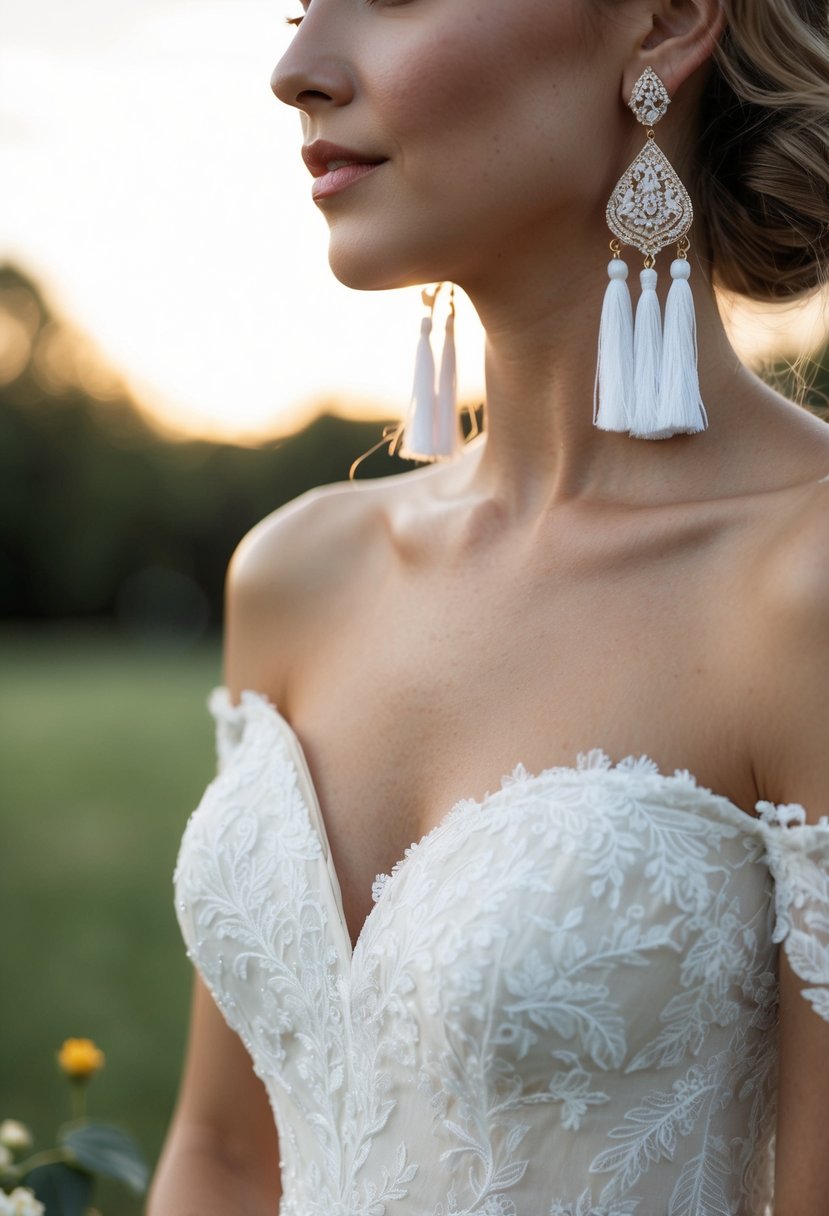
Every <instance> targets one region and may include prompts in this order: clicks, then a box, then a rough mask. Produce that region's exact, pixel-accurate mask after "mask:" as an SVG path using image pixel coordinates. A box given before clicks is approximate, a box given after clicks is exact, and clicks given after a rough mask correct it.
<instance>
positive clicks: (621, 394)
mask: <svg viewBox="0 0 829 1216" xmlns="http://www.w3.org/2000/svg"><path fill="white" fill-rule="evenodd" d="M628 105H629V106H630V108H631V110H632V111H633V113H634V114H635V116H636V118H637V120H638V121H639V122H640V123H642V124H643V125H644V126H645V127H647V136H646V139H645V144H644V146H643V147H642V149H641V150H640V152H639V153H638V154H637V155H636V157H635V158H634V159H633V161H632V162H631V163H630V165H629V166H628V167H627V169H626V170H625V172H624V173H623V174H622V176H621V178H620V179H619V181H618V182H617V184H616V186H615V188H614V190H613V193H612V194H611V196H610V200H609V202H608V204H607V210H606V217H607V224H608V227H609V228H610V231H611V232H612V233H613V237H614V239H613V240H612V241H611V243H610V248H611V252H612V253H613V259H612V260H611V262H610V263H609V265H608V273H609V276H610V282H609V284H608V287H607V291H606V292H605V302H604V306H603V308H602V318H601V323H600V328H599V353H598V362H597V368H596V380H595V386H594V395H593V420H594V422H595V424H596V426H597V427H599V428H600V429H602V430H611V431H627V432H628V433H629V434H630V435H632V436H634V437H635V438H639V439H665V438H668V437H670V436H671V435H677V434H694V433H695V432H697V431H701V430H704V429H705V427H706V426H707V425H708V419H707V417H706V413H705V407H704V406H703V404H702V400H701V398H700V392H699V380H698V373H697V346H696V319H695V315H694V305H693V297H692V295H691V288H690V285H689V282H688V280H689V278H690V273H691V267H690V264H689V262H688V250H689V249H690V241H689V240H688V232H689V230H690V228H691V224H692V222H693V218H694V211H693V206H692V204H691V199H690V196H689V195H688V191H687V190H686V189H685V187H684V185H683V184H682V182H681V181H680V178H679V176H678V174H677V172H676V170H675V169H674V167H673V165H672V164H671V162H670V161H669V160H668V158H667V156H666V155H665V153H664V152H663V151H662V149H661V148H660V147H659V145H658V144H657V142H656V137H655V134H654V130H653V128H654V126H655V125H656V123H658V122H659V121H660V119H661V118H663V117H664V115H665V113H666V112H667V109H668V106H669V105H670V97H669V96H668V91H667V89H666V88H665V86H664V84H663V83H662V81H661V80H660V78H659V76H657V74H656V72H654V71H653V69H652V68H649V67H648V68H646V69H645V71H644V72H643V73H642V75H641V76H640V77H639V79H638V80H637V82H636V84H635V86H634V88H633V92H632V93H631V96H630V99H629V101H628ZM674 242H676V245H677V256H676V258H675V259H674V262H673V264H672V266H671V278H672V280H673V282H672V286H671V290H670V292H669V293H668V300H667V304H666V307H665V322H664V327H663V324H662V317H661V314H660V306H659V298H658V296H657V294H656V286H657V274H656V269H655V264H656V257H657V254H659V253H660V251H661V250H662V249H664V248H665V247H666V246H668V245H670V244H673V243H674ZM624 245H630V246H632V247H633V248H635V249H638V250H639V251H640V253H642V254H644V268H643V270H642V272H641V275H640V282H641V288H642V291H641V295H640V297H639V302H638V304H637V307H636V316H635V320H634V318H633V310H632V303H631V300H630V295H629V292H628V291H627V286H626V283H625V279H626V278H627V268H626V266H625V263H624V261H622V259H621V250H622V247H623V246H624ZM623 268H624V269H623Z"/></svg>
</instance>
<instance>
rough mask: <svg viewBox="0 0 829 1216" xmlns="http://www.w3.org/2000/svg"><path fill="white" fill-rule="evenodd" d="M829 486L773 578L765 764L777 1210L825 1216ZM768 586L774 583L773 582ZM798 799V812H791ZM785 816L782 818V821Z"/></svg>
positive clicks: (764, 655)
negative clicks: (772, 924) (776, 1016)
mask: <svg viewBox="0 0 829 1216" xmlns="http://www.w3.org/2000/svg"><path fill="white" fill-rule="evenodd" d="M827 507H829V485H826V486H823V485H821V486H820V487H818V488H816V491H815V495H814V498H813V499H812V501H811V502H810V504H809V507H808V509H807V511H805V512H804V513H803V515H802V516H801V517H800V518H799V519H798V520H797V521H796V526H795V528H794V529H793V530H792V531H791V533H790V534H789V535H788V537H787V538H786V539H787V543H786V545H785V547H784V550H783V551H781V553H780V554H779V555H778V560H776V561H775V562H774V563H773V572H772V574H771V577H770V579H769V580H768V582H767V583H766V586H767V587H768V588H769V592H768V596H764V597H763V598H764V599H766V602H767V604H770V606H771V608H770V616H769V625H770V629H769V630H768V632H767V633H766V635H765V638H764V646H763V647H762V648H761V652H760V654H759V655H758V657H757V660H756V667H757V668H758V674H759V675H760V677H761V678H760V679H758V680H756V681H755V687H756V688H758V689H763V693H761V695H760V698H759V700H760V701H761V703H762V705H763V711H762V721H761V736H760V745H761V746H760V749H759V751H758V755H759V756H760V757H761V758H762V759H761V762H760V763H758V765H757V769H758V773H759V776H760V780H761V782H762V785H763V787H764V788H763V793H764V795H765V797H767V798H769V799H770V800H771V801H772V802H774V803H778V804H784V805H782V806H781V807H779V808H778V810H777V812H776V814H775V813H774V809H773V807H771V806H770V805H769V804H766V810H767V814H768V815H769V818H770V821H771V826H770V827H769V830H768V857H769V861H770V865H771V869H772V874H773V877H774V880H775V902H776V913H777V916H776V930H775V937H776V939H777V940H779V941H780V943H781V946H780V954H779V1000H780V1024H779V1040H778V1042H779V1083H778V1115H777V1141H776V1154H775V1209H774V1210H775V1213H776V1214H779V1216H807V1214H808V1216H815V1214H816V1213H818V1212H822V1211H827V1210H829V1208H828V1207H827V1195H829V1152H827V1139H826V1137H827V1128H829V745H827V711H829V517H827V513H826V508H827ZM764 581H765V580H764ZM786 804H789V805H786ZM775 820H776V822H775Z"/></svg>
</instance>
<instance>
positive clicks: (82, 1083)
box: [72, 1077, 86, 1119]
mask: <svg viewBox="0 0 829 1216" xmlns="http://www.w3.org/2000/svg"><path fill="white" fill-rule="evenodd" d="M85 1115H86V1078H85V1077H84V1078H83V1079H82V1080H77V1079H76V1080H73V1081H72V1118H73V1119H83V1118H84V1116H85Z"/></svg>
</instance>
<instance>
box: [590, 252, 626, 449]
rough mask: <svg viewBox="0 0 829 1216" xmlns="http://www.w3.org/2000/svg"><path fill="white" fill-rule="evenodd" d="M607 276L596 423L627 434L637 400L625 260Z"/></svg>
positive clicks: (617, 262)
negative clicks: (634, 387)
mask: <svg viewBox="0 0 829 1216" xmlns="http://www.w3.org/2000/svg"><path fill="white" fill-rule="evenodd" d="M607 273H608V277H609V282H608V284H607V290H606V291H605V293H604V302H603V304H602V319H601V322H600V325H599V358H598V363H597V365H596V380H595V383H594V385H593V422H594V423H595V425H596V426H597V427H598V428H599V429H600V430H602V431H627V430H629V429H630V411H631V405H632V399H633V305H632V304H631V300H630V292H629V290H628V285H627V277H628V268H627V264H626V263H625V262H623V261H622V259H621V258H611V260H610V261H609V262H608V264H607Z"/></svg>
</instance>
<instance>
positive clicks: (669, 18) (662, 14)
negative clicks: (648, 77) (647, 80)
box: [622, 0, 726, 104]
mask: <svg viewBox="0 0 829 1216" xmlns="http://www.w3.org/2000/svg"><path fill="white" fill-rule="evenodd" d="M644 18H645V19H644V21H643V23H642V26H644V27H645V28H644V33H643V34H642V35H641V36H640V38H639V42H638V45H637V47H636V49H635V51H634V53H633V55H632V56H631V58H630V59H629V61H628V63H627V64H626V65H625V70H624V74H623V77H622V93H623V100H624V101H625V103H626V104H627V100H628V98H629V97H630V95H631V93H632V92H633V87H634V85H635V84H636V81H637V80H638V79H639V77H640V76H641V75H642V73H643V72H644V70H645V68H648V67H650V68H653V70H654V71H655V72H656V74H657V75H658V76H659V78H660V80H661V81H662V83H663V84H664V85H665V88H666V89H667V90H668V93H669V95H670V96H671V97H674V96H675V94H676V92H677V90H678V89H679V88H680V86H681V85H682V84H684V83H685V81H686V80H687V79H688V77H689V76H692V75H693V74H694V72H696V70H697V69H698V68H700V67H702V65H703V64H704V63H705V62H706V60H708V59H710V57H711V54H712V53H713V50H714V47H715V46H716V44H717V42H718V41H719V39H720V37H721V36H722V33H723V30H724V29H725V26H726V16H725V12H724V10H723V6H722V0H650V3H649V4H647V5H646V6H645V9H644ZM642 26H640V29H641V28H642Z"/></svg>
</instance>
